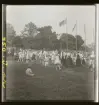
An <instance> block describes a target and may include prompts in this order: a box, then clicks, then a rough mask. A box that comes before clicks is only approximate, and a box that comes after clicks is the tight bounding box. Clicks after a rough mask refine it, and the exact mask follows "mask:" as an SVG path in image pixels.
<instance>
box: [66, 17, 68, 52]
mask: <svg viewBox="0 0 99 105" xmlns="http://www.w3.org/2000/svg"><path fill="white" fill-rule="evenodd" d="M66 34H67V38H66V39H67V40H66V42H67V43H66V45H67V46H66V47H67V51H68V32H67V18H66Z"/></svg>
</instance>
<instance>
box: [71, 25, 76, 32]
mask: <svg viewBox="0 0 99 105" xmlns="http://www.w3.org/2000/svg"><path fill="white" fill-rule="evenodd" d="M75 27H76V24H75V25H74V27H73V29H72V32H73V31H74V29H75Z"/></svg>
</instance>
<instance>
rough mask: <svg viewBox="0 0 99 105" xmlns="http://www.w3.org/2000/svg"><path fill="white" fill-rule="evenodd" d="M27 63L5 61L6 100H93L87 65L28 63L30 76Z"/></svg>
mask: <svg viewBox="0 0 99 105" xmlns="http://www.w3.org/2000/svg"><path fill="white" fill-rule="evenodd" d="M27 66H28V64H25V63H17V62H14V61H13V62H11V61H9V65H8V67H7V88H6V98H7V99H8V100H93V95H94V81H93V78H94V73H93V72H90V71H89V70H88V69H87V68H84V67H78V68H66V69H64V70H62V71H56V70H55V68H54V67H46V68H45V67H43V66H42V65H39V64H32V66H31V67H32V70H33V72H34V74H35V76H34V77H29V76H27V75H26V74H25V70H26V69H27Z"/></svg>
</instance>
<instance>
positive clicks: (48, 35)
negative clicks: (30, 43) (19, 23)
mask: <svg viewBox="0 0 99 105" xmlns="http://www.w3.org/2000/svg"><path fill="white" fill-rule="evenodd" d="M38 31H39V32H40V33H39V34H38V35H37V36H36V37H35V38H36V40H38V41H39V44H40V47H41V48H46V49H48V48H49V49H53V48H54V47H55V41H56V40H57V36H56V32H52V27H51V26H44V27H41V28H38Z"/></svg>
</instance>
